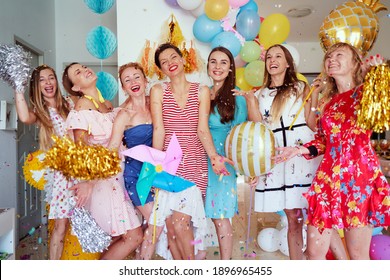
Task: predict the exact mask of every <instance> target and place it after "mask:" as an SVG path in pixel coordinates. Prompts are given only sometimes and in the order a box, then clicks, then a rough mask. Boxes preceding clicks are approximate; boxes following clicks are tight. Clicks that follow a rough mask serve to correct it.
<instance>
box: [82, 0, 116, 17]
mask: <svg viewBox="0 0 390 280" xmlns="http://www.w3.org/2000/svg"><path fill="white" fill-rule="evenodd" d="M114 2H115V1H114V0H84V3H85V4H86V5H87V6H88V8H90V9H91V10H92V11H93V12H95V13H97V14H104V13H105V12H107V11H108V10H109V9H111V7H112V6H113V5H114Z"/></svg>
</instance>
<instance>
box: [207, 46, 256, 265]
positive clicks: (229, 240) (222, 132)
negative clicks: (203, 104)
mask: <svg viewBox="0 0 390 280" xmlns="http://www.w3.org/2000/svg"><path fill="white" fill-rule="evenodd" d="M207 71H208V75H209V77H210V78H211V79H212V80H213V86H212V87H211V89H210V92H211V106H210V112H211V113H210V118H209V127H210V132H211V135H212V137H213V141H214V146H215V148H216V149H217V152H218V153H219V154H221V155H225V140H226V137H227V135H228V134H229V132H230V130H231V129H232V128H233V127H234V126H235V125H237V124H240V123H242V122H243V121H246V119H247V115H248V114H247V109H246V101H245V98H244V97H243V96H234V95H233V94H234V93H233V90H234V88H235V84H236V79H235V77H236V76H235V73H236V68H235V64H234V58H233V55H232V54H231V52H230V51H229V50H228V49H226V48H224V47H216V48H214V49H213V50H212V51H211V52H210V54H209V57H208V63H207ZM226 168H227V170H228V172H229V173H230V175H227V174H226V175H225V176H223V177H222V178H220V176H218V175H217V174H215V173H214V172H213V169H212V165H211V162H210V160H209V161H208V174H209V176H208V186H207V191H206V200H205V211H206V217H208V218H211V219H212V220H213V222H214V225H215V229H216V232H217V237H218V243H219V252H220V256H221V259H225V260H229V259H231V257H232V252H233V227H232V224H231V222H230V218H233V217H234V215H235V214H237V213H238V201H237V175H236V172H235V170H234V168H233V166H227V167H226Z"/></svg>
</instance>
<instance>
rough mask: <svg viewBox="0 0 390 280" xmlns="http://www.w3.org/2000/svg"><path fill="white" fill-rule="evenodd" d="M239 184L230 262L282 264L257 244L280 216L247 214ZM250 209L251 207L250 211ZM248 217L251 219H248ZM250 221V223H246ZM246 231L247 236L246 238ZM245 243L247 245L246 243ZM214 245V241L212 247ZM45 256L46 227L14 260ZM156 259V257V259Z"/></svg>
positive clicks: (215, 253) (213, 254) (214, 255)
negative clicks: (272, 261) (248, 260)
mask: <svg viewBox="0 0 390 280" xmlns="http://www.w3.org/2000/svg"><path fill="white" fill-rule="evenodd" d="M238 182H239V184H238V201H239V213H240V214H239V215H237V216H235V217H234V218H233V220H232V223H233V227H234V248H233V259H235V260H242V259H267V260H284V259H288V256H286V255H284V254H283V253H282V252H281V251H279V250H277V251H275V252H272V253H269V252H265V251H263V250H262V249H261V248H260V247H259V245H258V244H257V236H258V233H259V232H260V231H261V230H262V229H263V228H267V227H271V228H275V227H278V226H280V223H279V222H280V216H279V215H278V214H276V213H268V214H265V213H255V212H253V210H252V211H249V207H250V206H252V205H253V201H252V203H251V202H250V198H251V197H253V193H252V194H251V191H250V188H249V186H248V185H247V184H246V183H245V182H244V181H243V178H239V181H238ZM252 208H253V207H252ZM248 214H250V219H248ZM248 221H249V223H248ZM248 228H249V234H248ZM247 240H248V241H249V242H247ZM214 244H217V241H216V242H215V243H214ZM47 258H48V252H47V226H46V225H42V226H41V227H39V228H37V229H36V230H35V232H34V233H32V234H31V235H30V236H28V237H26V238H24V239H22V240H21V241H20V242H19V245H18V247H17V250H16V259H17V260H46V259H47ZM129 258H131V256H130V257H129ZM206 258H207V259H211V260H214V259H215V260H218V259H220V257H219V250H218V247H216V246H214V247H209V248H208V251H207V257H206ZM156 259H158V257H156Z"/></svg>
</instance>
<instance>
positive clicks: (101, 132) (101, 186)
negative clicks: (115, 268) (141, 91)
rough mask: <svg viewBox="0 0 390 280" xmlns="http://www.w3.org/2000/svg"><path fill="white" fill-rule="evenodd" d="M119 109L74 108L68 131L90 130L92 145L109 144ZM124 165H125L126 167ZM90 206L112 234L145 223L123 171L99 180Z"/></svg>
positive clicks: (88, 205) (67, 121) (68, 121)
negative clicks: (140, 217) (108, 110)
mask: <svg viewBox="0 0 390 280" xmlns="http://www.w3.org/2000/svg"><path fill="white" fill-rule="evenodd" d="M119 110H120V109H114V111H113V112H109V113H100V112H98V111H94V110H82V111H75V110H72V111H71V112H70V113H69V115H68V118H67V120H66V126H67V128H68V130H74V129H82V130H85V131H87V132H88V133H89V136H88V142H89V144H91V145H94V144H96V145H102V146H104V147H107V145H108V143H109V141H110V138H111V132H112V126H113V121H114V118H115V116H116V114H117V113H118V111H119ZM121 149H123V147H121V148H120V150H121ZM123 167H124V165H122V169H123ZM86 208H87V209H88V210H89V211H90V212H91V215H92V217H93V218H94V219H95V220H96V222H97V223H98V225H99V226H100V227H101V228H102V229H103V230H104V231H105V232H107V233H108V234H110V235H111V236H118V235H122V234H124V233H126V231H127V230H131V229H134V228H137V227H139V226H140V224H141V223H140V220H139V218H138V216H137V213H136V210H135V209H134V206H133V204H132V203H131V201H130V199H129V197H128V195H127V193H126V190H125V187H124V179H123V172H119V173H118V174H117V175H115V176H113V177H111V178H109V179H106V180H97V181H96V183H95V184H94V187H93V192H92V195H91V198H90V201H89V202H88V204H87V205H86Z"/></svg>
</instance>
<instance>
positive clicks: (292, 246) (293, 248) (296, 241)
mask: <svg viewBox="0 0 390 280" xmlns="http://www.w3.org/2000/svg"><path fill="white" fill-rule="evenodd" d="M284 212H285V213H286V216H287V222H288V232H287V241H288V251H289V255H290V259H291V260H303V259H305V257H304V254H303V236H302V230H303V215H302V210H301V209H298V208H295V209H284Z"/></svg>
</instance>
